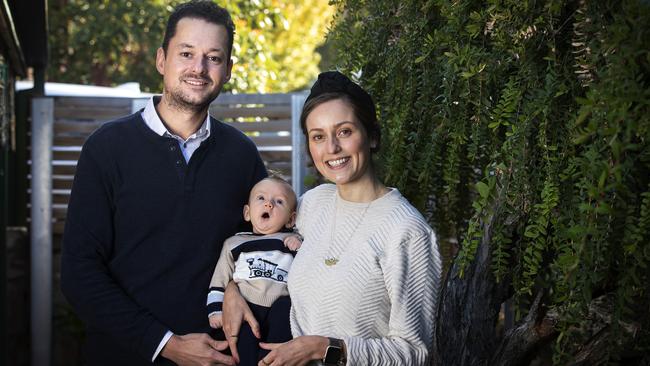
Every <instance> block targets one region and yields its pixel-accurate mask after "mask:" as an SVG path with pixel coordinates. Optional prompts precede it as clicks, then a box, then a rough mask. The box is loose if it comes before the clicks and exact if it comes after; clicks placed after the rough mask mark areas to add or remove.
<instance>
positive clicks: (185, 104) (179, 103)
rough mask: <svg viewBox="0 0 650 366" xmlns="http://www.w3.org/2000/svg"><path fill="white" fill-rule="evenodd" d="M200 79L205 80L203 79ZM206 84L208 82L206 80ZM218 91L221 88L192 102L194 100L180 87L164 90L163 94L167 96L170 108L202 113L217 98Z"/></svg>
mask: <svg viewBox="0 0 650 366" xmlns="http://www.w3.org/2000/svg"><path fill="white" fill-rule="evenodd" d="M194 78H196V77H194ZM201 79H203V80H205V79H204V78H201ZM182 82H183V81H182V80H181V83H182ZM206 82H210V81H209V80H206ZM220 89H221V88H219V89H216V90H214V91H213V92H212V93H211V94H207V95H205V96H204V97H202V98H200V99H199V100H194V98H192V97H191V96H189V95H188V94H186V93H185V92H184V91H183V89H182V88H181V87H180V86H178V87H177V88H173V89H169V90H167V89H166V90H165V92H166V94H167V95H168V96H169V98H167V101H168V103H169V106H170V107H172V108H176V109H178V110H181V111H186V112H203V111H205V110H206V109H208V107H209V106H210V103H212V101H213V100H215V99H216V98H217V96H218V95H219V92H220V91H221V90H220Z"/></svg>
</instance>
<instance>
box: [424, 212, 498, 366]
mask: <svg viewBox="0 0 650 366" xmlns="http://www.w3.org/2000/svg"><path fill="white" fill-rule="evenodd" d="M495 211H496V210H495ZM493 212H494V211H493ZM494 218H495V215H494V214H492V215H491V216H490V217H489V218H488V220H486V222H484V224H483V233H484V234H483V238H482V240H481V243H480V244H479V246H478V249H477V253H476V257H475V259H474V261H473V262H472V264H471V265H470V266H469V268H467V269H466V270H465V273H464V277H463V278H460V277H459V268H458V265H457V264H456V263H455V262H454V263H453V264H452V267H451V269H450V270H449V273H448V274H447V279H446V283H445V286H444V288H443V290H442V292H441V298H440V307H439V309H438V316H437V318H438V319H437V327H436V335H435V352H434V359H433V363H432V364H433V365H440V366H444V365H455V366H463V365H467V366H470V365H471V366H480V365H489V364H490V359H491V358H492V354H493V353H494V351H495V349H496V348H497V346H498V344H499V339H498V337H497V334H496V331H495V325H496V323H497V320H498V316H499V310H500V308H501V304H502V303H503V302H504V301H505V300H506V299H507V298H508V284H509V283H510V280H509V279H503V280H502V281H501V283H498V284H497V283H496V280H495V277H494V275H493V273H492V269H491V268H490V264H491V256H490V245H489V243H490V239H491V230H490V227H491V226H492V223H493V222H494Z"/></svg>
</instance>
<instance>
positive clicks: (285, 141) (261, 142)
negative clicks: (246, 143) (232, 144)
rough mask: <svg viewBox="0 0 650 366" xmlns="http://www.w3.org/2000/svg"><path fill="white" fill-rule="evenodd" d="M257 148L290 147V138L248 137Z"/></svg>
mask: <svg viewBox="0 0 650 366" xmlns="http://www.w3.org/2000/svg"><path fill="white" fill-rule="evenodd" d="M248 137H250V138H251V140H253V142H254V143H255V145H257V146H258V147H259V146H268V145H271V146H283V145H284V146H291V136H267V135H264V136H248Z"/></svg>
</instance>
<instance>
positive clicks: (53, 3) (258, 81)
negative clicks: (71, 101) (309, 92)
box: [48, 0, 333, 93]
mask: <svg viewBox="0 0 650 366" xmlns="http://www.w3.org/2000/svg"><path fill="white" fill-rule="evenodd" d="M181 2H183V1H178V0H170V1H163V0H148V1H128V0H127V1H124V0H122V1H111V0H99V1H89V0H50V1H49V10H50V14H49V21H50V29H51V33H50V45H51V46H50V48H51V52H50V54H51V60H50V67H49V70H48V79H49V80H50V81H56V82H68V83H83V84H94V85H117V84H121V83H125V82H130V81H137V82H140V86H141V88H142V89H143V90H145V91H160V90H162V80H161V77H160V75H159V74H158V72H157V71H156V68H155V62H154V61H155V54H156V50H157V48H158V47H159V46H160V44H161V42H162V37H163V33H164V29H165V25H166V21H167V18H168V16H169V14H170V13H171V11H172V10H173V7H174V6H175V5H176V4H178V3H181ZM221 5H222V6H225V7H226V8H227V9H228V10H229V11H230V13H231V15H232V17H233V21H234V22H235V46H234V50H233V59H234V60H235V65H234V67H233V77H232V80H231V81H230V82H229V83H228V84H226V89H227V90H235V91H238V92H266V93H268V92H287V91H292V90H296V89H300V88H303V87H306V86H307V85H308V84H309V83H310V82H311V81H312V80H314V79H315V78H316V75H317V74H318V62H319V61H320V55H319V54H318V53H316V52H314V50H315V49H316V47H317V46H319V44H320V43H322V42H323V40H324V37H325V33H326V27H327V26H328V25H329V23H330V21H331V16H332V13H333V8H332V7H331V6H329V5H328V4H327V0H317V1H307V0H284V1H280V0H255V1H249V0H242V1H227V2H223V4H221Z"/></svg>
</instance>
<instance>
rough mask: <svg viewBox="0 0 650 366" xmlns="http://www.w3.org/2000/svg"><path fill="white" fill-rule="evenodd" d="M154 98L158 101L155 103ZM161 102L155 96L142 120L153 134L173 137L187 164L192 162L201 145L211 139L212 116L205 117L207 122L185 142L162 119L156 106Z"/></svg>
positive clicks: (145, 110)
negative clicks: (191, 159)
mask: <svg viewBox="0 0 650 366" xmlns="http://www.w3.org/2000/svg"><path fill="white" fill-rule="evenodd" d="M154 98H155V99H156V100H155V101H154ZM159 101H160V97H159V96H154V97H151V99H149V102H147V106H146V107H145V108H144V110H143V111H142V119H143V120H144V122H145V123H146V124H147V126H148V127H149V128H150V129H151V130H152V131H153V132H155V133H157V134H158V135H160V136H164V137H171V138H173V139H175V140H176V141H178V146H179V147H180V149H181V152H182V153H183V157H184V158H185V162H186V163H187V162H189V161H190V158H191V157H192V154H194V152H195V151H196V149H198V148H199V146H201V143H202V142H203V141H205V140H207V139H208V137H210V114H208V115H207V116H206V117H205V121H203V124H202V125H201V127H199V129H198V130H197V131H196V132H194V133H193V134H192V135H191V136H190V137H188V138H187V140H184V139H183V138H182V137H180V136H177V135H174V134H173V133H171V132H170V131H169V130H168V129H167V127H166V126H165V124H164V123H163V121H162V120H161V119H160V116H159V115H158V112H157V111H156V104H157V103H158V102H159Z"/></svg>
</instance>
